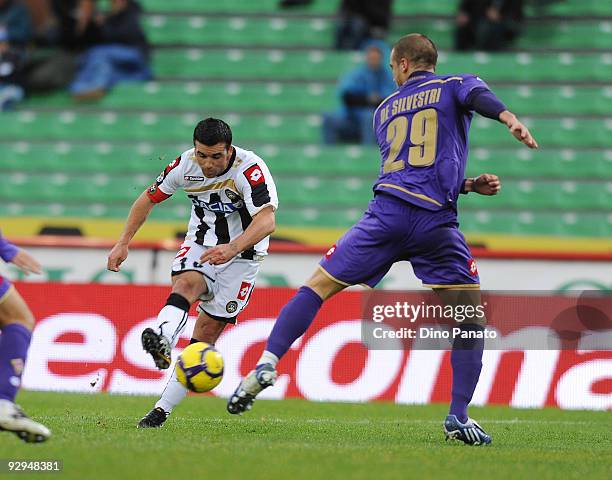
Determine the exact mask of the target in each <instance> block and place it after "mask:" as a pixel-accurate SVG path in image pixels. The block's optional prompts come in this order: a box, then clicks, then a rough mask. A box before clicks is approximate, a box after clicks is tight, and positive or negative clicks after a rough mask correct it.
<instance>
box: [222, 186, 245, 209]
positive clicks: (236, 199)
mask: <svg viewBox="0 0 612 480" xmlns="http://www.w3.org/2000/svg"><path fill="white" fill-rule="evenodd" d="M225 196H226V197H227V198H229V201H230V202H232V205H234V207H236V208H242V207H243V206H244V202H243V201H242V197H241V196H240V195H238V194H237V193H236V192H234V191H233V190H230V189H229V188H227V189H225Z"/></svg>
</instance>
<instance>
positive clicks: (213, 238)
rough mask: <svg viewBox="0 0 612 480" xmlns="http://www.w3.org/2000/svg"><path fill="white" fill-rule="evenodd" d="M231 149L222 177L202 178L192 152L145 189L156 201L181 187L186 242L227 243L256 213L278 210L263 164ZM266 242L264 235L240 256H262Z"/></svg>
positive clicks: (239, 149) (183, 155) (245, 153)
mask: <svg viewBox="0 0 612 480" xmlns="http://www.w3.org/2000/svg"><path fill="white" fill-rule="evenodd" d="M233 147H234V150H233V154H232V157H231V159H230V165H229V167H228V169H227V170H226V172H225V173H223V174H222V175H220V176H218V177H215V178H206V177H205V176H204V174H203V173H202V169H201V168H200V167H199V165H198V164H197V162H196V160H195V156H194V149H193V148H191V149H189V150H187V151H185V152H183V153H182V154H181V156H179V157H177V158H176V159H175V160H174V161H173V162H171V163H170V164H169V165H168V166H167V167H166V168H165V169H164V171H163V172H162V173H161V174H160V175H159V177H157V180H156V181H155V183H154V184H153V185H151V187H150V188H149V190H148V191H147V194H148V196H149V198H150V199H151V200H152V201H153V202H155V203H158V202H161V201H163V200H165V199H166V198H168V197H169V196H171V195H172V194H174V193H175V192H176V191H177V190H179V189H182V190H183V191H184V192H185V194H186V195H187V197H189V199H190V200H191V203H192V208H191V219H190V220H189V227H188V231H187V235H186V237H185V238H186V239H187V240H193V241H195V242H196V243H198V244H200V245H204V246H214V245H220V244H223V243H229V242H231V241H232V240H233V239H235V238H236V237H238V236H239V235H240V234H242V232H244V230H245V229H246V228H247V227H248V226H249V224H250V223H251V220H252V217H253V216H254V215H255V214H256V213H258V212H259V211H260V210H262V209H263V208H265V207H267V206H272V207H273V208H274V209H275V210H276V209H277V208H278V196H277V194H276V186H275V185H274V180H273V179H272V175H271V174H270V170H269V169H268V167H267V165H266V163H265V162H264V161H263V160H262V159H261V158H260V157H258V156H257V155H256V154H255V153H254V152H251V151H249V150H244V149H242V148H240V147H237V146H235V145H233ZM269 241H270V237H266V238H264V239H263V240H261V241H260V242H259V243H257V244H256V245H255V246H254V247H253V249H252V250H251V251H250V252H244V253H245V254H247V255H248V254H249V253H250V254H256V255H265V254H266V253H267V250H268V244H269Z"/></svg>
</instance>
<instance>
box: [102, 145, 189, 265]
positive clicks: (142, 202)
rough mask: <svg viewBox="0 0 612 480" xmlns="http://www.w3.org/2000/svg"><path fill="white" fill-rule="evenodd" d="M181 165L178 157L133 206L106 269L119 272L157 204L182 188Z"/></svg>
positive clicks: (111, 252) (109, 256)
mask: <svg viewBox="0 0 612 480" xmlns="http://www.w3.org/2000/svg"><path fill="white" fill-rule="evenodd" d="M180 163H181V157H180V156H179V157H177V158H176V159H174V160H173V161H172V162H170V163H169V164H168V166H167V167H166V168H165V169H164V170H163V171H162V172H161V173H160V174H159V176H158V177H157V179H156V180H155V183H154V184H153V185H151V186H150V187H149V188H147V190H145V191H144V192H142V193H141V194H140V196H139V197H138V198H137V199H136V201H135V202H134V203H133V204H132V208H131V209H130V213H129V214H128V218H127V220H126V222H125V226H124V227H123V232H122V233H121V236H120V237H119V240H118V241H117V243H116V244H115V246H114V247H113V249H112V250H111V251H110V253H109V254H108V261H107V263H106V268H107V269H108V270H110V271H111V272H118V271H119V267H120V266H121V264H122V263H123V262H124V261H125V259H126V258H127V256H128V246H129V244H130V242H131V241H132V238H134V235H136V233H137V232H138V230H139V229H140V227H142V224H143V223H144V222H145V221H146V220H147V217H148V216H149V214H150V213H151V210H153V207H154V206H155V204H156V203H160V202H163V201H164V200H166V199H167V198H170V197H171V196H172V194H173V193H174V192H176V190H177V188H179V187H180V186H181V183H180V181H181V179H182V178H183V175H182V173H180V171H181V169H179V168H177V167H178V166H179V164H180ZM162 187H163V189H162Z"/></svg>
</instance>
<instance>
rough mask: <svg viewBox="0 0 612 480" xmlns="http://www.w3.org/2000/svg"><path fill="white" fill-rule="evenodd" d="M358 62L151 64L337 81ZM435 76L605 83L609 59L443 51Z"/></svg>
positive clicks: (162, 53) (171, 60) (610, 71)
mask: <svg viewBox="0 0 612 480" xmlns="http://www.w3.org/2000/svg"><path fill="white" fill-rule="evenodd" d="M361 59H362V54H361V53H359V52H354V53H351V54H347V53H343V52H335V51H324V50H310V51H299V50H295V51H290V52H284V51H282V50H265V49H257V50H255V49H254V50H244V49H238V48H236V49H212V48H211V49H207V50H202V49H197V48H189V49H184V48H182V49H171V48H168V49H164V50H159V51H157V52H155V54H154V57H153V65H154V68H155V71H156V72H157V74H158V75H159V76H160V78H184V79H198V80H203V79H209V80H212V79H218V80H221V79H223V80H231V81H236V80H242V79H246V78H249V79H252V80H256V79H267V80H274V81H282V80H290V79H291V80H315V79H316V80H318V81H322V80H328V81H329V80H337V79H338V77H340V76H341V75H342V74H343V73H344V72H346V71H348V70H349V69H351V68H353V67H354V66H355V65H357V64H359V63H360V62H361ZM232 65H239V66H240V68H233V67H232ZM438 72H439V73H441V74H444V73H449V74H452V73H455V74H456V73H463V72H465V73H470V72H471V73H478V74H479V75H480V76H481V77H482V78H484V79H485V80H486V81H488V82H493V81H501V80H503V81H516V82H526V81H550V82H566V81H585V80H595V81H607V80H608V79H609V78H610V77H611V76H612V54H610V53H608V52H604V53H580V54H574V53H568V52H562V53H554V54H551V53H525V52H522V53H499V54H490V53H484V52H476V53H459V52H452V53H446V52H441V53H440V56H439V61H438Z"/></svg>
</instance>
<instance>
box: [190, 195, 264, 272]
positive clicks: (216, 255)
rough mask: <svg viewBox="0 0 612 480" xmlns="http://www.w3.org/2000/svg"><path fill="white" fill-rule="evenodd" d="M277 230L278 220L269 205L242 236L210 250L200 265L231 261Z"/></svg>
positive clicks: (205, 253)
mask: <svg viewBox="0 0 612 480" xmlns="http://www.w3.org/2000/svg"><path fill="white" fill-rule="evenodd" d="M275 228H276V219H275V215H274V207H273V206H272V205H268V206H267V207H265V208H262V209H261V210H260V211H259V212H258V213H256V214H255V215H254V216H253V221H252V222H251V223H250V224H249V226H248V227H247V228H246V230H245V231H244V232H242V234H241V235H239V236H238V237H236V238H235V239H234V240H232V241H231V242H230V243H225V244H223V245H217V246H216V247H212V248H209V249H208V250H206V252H204V254H203V255H202V256H201V257H200V263H205V262H209V263H210V264H211V265H221V264H223V263H226V262H228V261H230V260H231V259H232V258H234V257H235V256H236V255H238V254H239V253H240V252H244V251H245V250H247V249H249V248H251V247H252V246H253V245H256V244H257V243H259V242H260V241H261V240H263V239H264V238H266V237H267V236H268V235H270V234H271V233H273V232H274V229H275Z"/></svg>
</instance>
